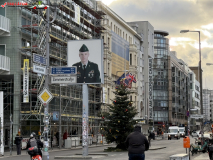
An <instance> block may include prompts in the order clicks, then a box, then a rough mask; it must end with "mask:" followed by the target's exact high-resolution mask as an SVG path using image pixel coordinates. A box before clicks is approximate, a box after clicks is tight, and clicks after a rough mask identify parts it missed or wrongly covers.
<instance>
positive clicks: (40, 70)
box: [33, 64, 46, 75]
mask: <svg viewBox="0 0 213 160" xmlns="http://www.w3.org/2000/svg"><path fill="white" fill-rule="evenodd" d="M33 72H35V73H38V74H44V75H45V74H46V67H44V66H39V65H37V64H33Z"/></svg>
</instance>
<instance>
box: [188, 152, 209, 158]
mask: <svg viewBox="0 0 213 160" xmlns="http://www.w3.org/2000/svg"><path fill="white" fill-rule="evenodd" d="M192 158H193V156H192ZM193 160H209V154H208V153H202V154H201V155H199V156H197V157H196V158H194V159H193Z"/></svg>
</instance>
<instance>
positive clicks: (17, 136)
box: [15, 134, 23, 155]
mask: <svg viewBox="0 0 213 160" xmlns="http://www.w3.org/2000/svg"><path fill="white" fill-rule="evenodd" d="M22 139H23V138H22V137H21V136H19V135H18V134H17V135H16V137H15V144H16V149H17V155H21V141H22Z"/></svg>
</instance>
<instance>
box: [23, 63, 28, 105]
mask: <svg viewBox="0 0 213 160" xmlns="http://www.w3.org/2000/svg"><path fill="white" fill-rule="evenodd" d="M23 102H24V103H28V102H29V59H24V68H23Z"/></svg>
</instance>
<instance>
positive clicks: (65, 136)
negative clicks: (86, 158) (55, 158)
mask: <svg viewBox="0 0 213 160" xmlns="http://www.w3.org/2000/svg"><path fill="white" fill-rule="evenodd" d="M66 139H67V130H65V132H64V135H63V140H64V144H63V146H64V147H65V140H66Z"/></svg>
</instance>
